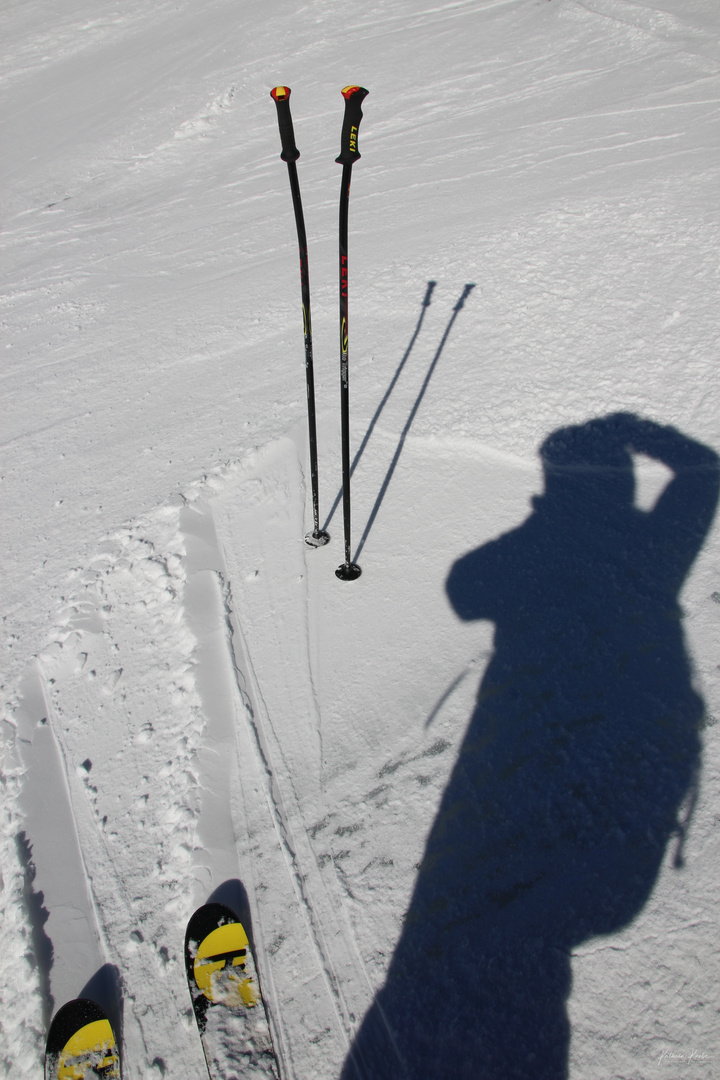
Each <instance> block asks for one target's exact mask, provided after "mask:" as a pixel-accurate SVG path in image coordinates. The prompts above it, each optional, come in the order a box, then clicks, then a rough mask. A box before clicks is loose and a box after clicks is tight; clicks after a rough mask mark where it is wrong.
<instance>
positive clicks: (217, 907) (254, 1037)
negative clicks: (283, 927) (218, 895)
mask: <svg viewBox="0 0 720 1080" xmlns="http://www.w3.org/2000/svg"><path fill="white" fill-rule="evenodd" d="M185 968H186V971H187V979H188V987H189V989H190V997H191V999H192V1004H193V1011H194V1013H195V1019H196V1021H197V1026H198V1031H199V1032H200V1039H201V1041H202V1046H203V1051H204V1053H205V1062H206V1064H207V1070H208V1075H209V1076H210V1080H245V1078H253V1080H259V1078H265V1080H267V1078H268V1077H271V1078H273V1080H279V1076H280V1071H279V1068H278V1062H277V1058H276V1056H275V1051H274V1049H273V1044H272V1039H271V1036H270V1027H269V1025H268V1019H267V1013H266V1011H265V1003H264V1002H263V999H262V994H261V990H260V982H259V980H258V976H257V970H256V967H255V958H254V956H253V952H252V946H251V944H250V941H249V939H248V934H247V932H246V930H245V927H244V926H243V924H242V922H241V921H240V919H239V918H238V916H237V915H236V914H235V912H234V911H232V910H231V909H230V908H228V907H226V906H225V905H224V904H215V903H211V904H205V905H203V907H201V908H198V910H197V911H196V912H195V914H194V915H193V916H192V918H191V919H190V922H189V923H188V927H187V932H186V934H185Z"/></svg>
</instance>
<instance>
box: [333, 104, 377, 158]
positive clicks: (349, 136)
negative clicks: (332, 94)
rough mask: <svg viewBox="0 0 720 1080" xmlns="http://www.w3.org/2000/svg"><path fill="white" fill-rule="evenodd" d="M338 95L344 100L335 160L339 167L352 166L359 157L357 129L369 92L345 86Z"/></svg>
mask: <svg viewBox="0 0 720 1080" xmlns="http://www.w3.org/2000/svg"><path fill="white" fill-rule="evenodd" d="M340 93H341V94H342V96H343V97H344V98H345V116H344V118H343V126H342V135H341V136H340V157H336V158H335V160H336V161H337V162H338V164H339V165H352V164H353V163H354V162H355V161H357V160H358V158H359V157H360V152H359V150H358V128H359V127H360V121H361V120H362V103H363V100H364V99H365V98H366V97H367V96H368V94H369V93H370V91H369V90H366V89H365V88H364V87H363V86H345V87H344V88H343V89H342V90H341V91H340Z"/></svg>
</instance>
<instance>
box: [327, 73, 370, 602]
mask: <svg viewBox="0 0 720 1080" xmlns="http://www.w3.org/2000/svg"><path fill="white" fill-rule="evenodd" d="M341 93H342V96H343V97H344V98H345V116H344V118H343V126H342V133H341V137H340V155H339V157H336V158H335V161H336V162H337V163H338V164H340V165H342V167H343V171H342V181H341V185H340V423H341V438H342V497H343V526H344V533H345V562H344V563H342V565H340V566H338V568H337V570H336V571H335V574H336V576H337V577H339V578H340V579H341V580H342V581H354V580H355V578H358V577H360V574H361V573H362V570H361V569H360V567H359V566H358V565H357V563H354V562H352V561H351V555H350V399H349V389H348V340H349V331H348V204H349V200H350V180H351V177H352V167H353V165H354V164H355V162H356V161H357V160H358V158H359V157H360V152H359V150H358V141H357V140H358V128H359V127H360V121H361V120H362V103H363V100H364V99H365V98H366V97H367V95H368V93H369V91H368V90H365V89H364V87H362V86H346V87H344V89H343V90H342V91H341Z"/></svg>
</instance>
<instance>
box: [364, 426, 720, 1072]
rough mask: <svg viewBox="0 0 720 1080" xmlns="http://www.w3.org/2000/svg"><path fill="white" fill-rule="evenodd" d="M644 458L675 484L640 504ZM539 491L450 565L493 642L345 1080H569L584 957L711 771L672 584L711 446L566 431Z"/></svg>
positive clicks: (633, 907) (712, 482)
mask: <svg viewBox="0 0 720 1080" xmlns="http://www.w3.org/2000/svg"><path fill="white" fill-rule="evenodd" d="M631 451H636V452H639V453H643V454H645V455H648V456H650V457H652V458H655V459H657V460H659V461H661V462H663V463H664V464H666V465H667V466H668V467H669V468H670V469H671V470H672V472H673V473H674V476H673V478H672V480H671V481H670V482H669V484H668V485H667V487H666V488H665V490H664V491H663V493H662V494H661V496H660V498H659V499H658V501H657V503H656V505H655V506H654V507H653V509H652V510H651V511H648V512H644V511H642V510H639V509H637V508H636V507H635V505H634V475H633V461H632V457H631ZM541 455H542V459H543V466H544V470H545V493H544V495H543V496H542V497H538V498H536V499H535V500H534V509H533V512H532V513H531V515H530V516H529V517H528V519H527V520H526V521H525V522H524V523H523V524H522V525H521V526H520V527H519V528H517V529H515V530H513V531H512V532H509V533H507V534H505V535H504V536H501V537H500V538H499V539H497V540H494V541H492V542H491V543H488V544H486V545H484V546H483V547H481V548H479V549H477V550H476V551H473V552H471V553H470V554H468V555H466V556H465V557H464V558H461V559H459V560H458V562H456V563H455V565H454V566H453V568H452V571H451V573H450V576H449V578H448V581H447V592H448V595H449V598H450V601H451V603H452V605H453V607H454V609H455V611H456V612H457V614H458V615H459V616H460V618H462V619H490V620H492V621H493V622H494V623H495V625H496V630H495V648H494V654H493V657H492V659H491V661H490V663H489V665H488V668H487V670H486V672H485V675H484V677H483V680H482V684H481V686H480V690H479V694H478V700H477V707H476V709H475V712H474V714H473V716H472V719H471V721H470V725H469V728H468V731H467V734H466V736H465V739H464V742H463V744H462V747H461V750H460V754H459V757H458V760H457V763H456V765H455V768H454V771H453V773H452V776H451V778H450V781H449V784H448V787H447V789H446V791H445V793H444V796H443V799H442V802H441V805H440V808H439V812H438V814H437V817H436V819H435V822H434V825H433V828H432V830H431V833H430V836H429V838H428V841H427V845H426V849H425V854H424V857H423V860H422V863H421V865H420V868H419V872H418V878H417V882H416V885H415V890H414V893H413V896H412V900H411V903H410V907H409V910H408V912H407V915H406V919H405V924H404V928H403V931H402V934H401V937H400V940H399V942H398V945H397V948H396V951H395V954H394V956H393V959H392V962H391V965H390V968H389V970H388V975H387V981H386V983H385V986H384V987H383V989H382V990H381V991H380V992H379V993H378V995H377V997H376V1000H375V1002H374V1003H373V1005H372V1007H371V1009H370V1010H369V1012H368V1014H367V1015H366V1017H365V1019H364V1021H363V1023H362V1025H361V1028H360V1030H359V1032H358V1034H357V1037H356V1039H355V1042H354V1044H353V1047H352V1049H351V1052H350V1055H349V1057H348V1060H347V1062H346V1064H345V1068H344V1071H343V1080H351V1078H352V1080H355V1078H358V1077H363V1078H367V1080H383V1078H387V1080H399V1078H401V1077H409V1078H412V1080H421V1078H422V1080H449V1078H450V1077H452V1080H463V1078H467V1080H470V1078H472V1080H511V1078H518V1080H530V1078H532V1080H543V1078H546V1080H562V1078H564V1077H566V1076H567V1054H568V1045H569V1024H568V1019H567V1012H566V999H567V996H568V993H569V989H570V981H571V980H570V952H571V950H572V949H573V948H574V947H576V946H577V945H578V944H579V943H580V942H583V941H586V940H587V939H588V938H591V937H593V936H595V935H598V934H609V933H613V932H615V931H617V930H619V929H620V928H621V927H623V926H625V925H626V924H627V923H628V922H630V921H631V920H632V919H633V918H634V917H635V916H636V915H637V914H638V912H639V911H640V910H641V909H642V907H643V905H644V903H645V901H646V900H647V897H648V895H649V893H650V891H651V889H652V887H653V884H654V882H655V880H656V877H657V874H658V870H659V868H660V864H661V861H662V858H663V854H664V851H665V848H666V846H667V843H668V841H669V839H670V837H671V836H672V835H673V833H676V832H677V829H678V813H679V810H680V807H681V804H682V803H683V800H684V799H685V798H686V797H687V795H688V793H689V792H690V790H691V788H692V786H693V783H694V778H695V775H696V772H697V768H698V761H699V749H700V743H699V728H700V724H701V721H702V715H703V703H702V701H701V699H700V698H699V696H698V695H697V693H696V692H695V691H694V690H693V688H692V683H691V674H690V665H689V661H688V657H687V654H686V650H685V645H684V640H683V633H682V627H681V611H680V608H679V606H678V593H679V591H680V588H681V586H682V584H683V581H684V579H685V576H686V575H687V573H688V570H689V569H690V566H691V565H692V562H693V560H694V558H695V556H696V555H697V553H698V551H699V549H700V547H701V545H702V542H703V539H704V537H705V534H706V532H707V530H708V528H709V526H710V524H711V521H712V517H713V513H714V509H715V504H716V501H717V493H718V459H717V456H716V455H715V454H714V453H713V451H711V450H709V449H708V448H706V447H704V446H701V445H700V444H698V443H695V442H693V441H692V440H690V439H688V438H686V437H684V436H683V435H681V434H680V433H679V432H678V431H676V430H675V429H674V428H666V427H660V426H658V425H656V424H654V423H652V422H650V421H646V420H641V419H639V418H637V417H635V416H632V415H628V414H616V415H613V416H609V417H605V418H603V419H598V420H594V421H591V422H589V423H587V424H584V425H582V426H579V427H575V428H568V429H565V430H561V431H557V432H555V433H554V434H553V435H551V436H550V437H549V438H548V439H547V440H546V441H545V443H544V444H543V446H542V448H541Z"/></svg>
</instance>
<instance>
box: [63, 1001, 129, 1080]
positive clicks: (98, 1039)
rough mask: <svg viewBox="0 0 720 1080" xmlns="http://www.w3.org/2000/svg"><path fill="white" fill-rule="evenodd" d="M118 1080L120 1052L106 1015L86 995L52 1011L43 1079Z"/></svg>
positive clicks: (119, 1078) (119, 1076)
mask: <svg viewBox="0 0 720 1080" xmlns="http://www.w3.org/2000/svg"><path fill="white" fill-rule="evenodd" d="M96 1078H97V1080H121V1074H120V1052H119V1050H118V1045H117V1040H116V1038H115V1033H114V1031H113V1029H112V1026H111V1024H110V1021H109V1020H108V1018H107V1016H106V1015H105V1013H104V1012H103V1010H102V1009H101V1008H100V1006H99V1005H97V1004H96V1003H95V1002H94V1001H90V999H89V998H75V999H74V1000H73V1001H68V1002H67V1003H66V1004H65V1005H63V1006H62V1008H61V1009H59V1010H58V1012H57V1013H56V1014H55V1017H54V1018H53V1022H52V1024H51V1025H50V1030H49V1032H48V1037H47V1044H46V1048H45V1080H96Z"/></svg>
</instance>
